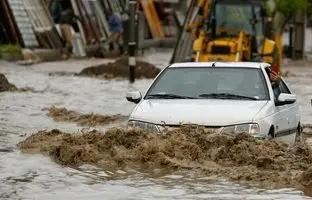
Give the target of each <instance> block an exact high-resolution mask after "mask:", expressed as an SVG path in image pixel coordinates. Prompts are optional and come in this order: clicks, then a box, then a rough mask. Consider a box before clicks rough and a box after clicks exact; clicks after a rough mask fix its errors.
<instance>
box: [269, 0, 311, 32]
mask: <svg viewBox="0 0 312 200" xmlns="http://www.w3.org/2000/svg"><path fill="white" fill-rule="evenodd" d="M311 8H312V0H267V1H266V9H267V11H268V13H270V15H271V17H272V20H273V24H274V32H275V34H282V33H283V31H284V28H285V25H286V24H287V23H288V22H289V21H290V20H291V19H292V17H294V16H295V14H296V13H297V12H298V11H299V10H302V9H306V10H307V12H308V13H309V12H310V13H311V14H312V9H311Z"/></svg>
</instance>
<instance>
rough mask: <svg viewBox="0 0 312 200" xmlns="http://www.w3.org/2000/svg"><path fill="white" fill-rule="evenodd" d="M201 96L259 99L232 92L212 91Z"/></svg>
mask: <svg viewBox="0 0 312 200" xmlns="http://www.w3.org/2000/svg"><path fill="white" fill-rule="evenodd" d="M199 97H204V98H217V99H219V98H220V99H233V98H234V99H249V100H259V99H257V98H256V97H248V96H243V95H237V94H231V93H210V94H201V95H199Z"/></svg>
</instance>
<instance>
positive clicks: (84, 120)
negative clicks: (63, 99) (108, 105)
mask: <svg viewBox="0 0 312 200" xmlns="http://www.w3.org/2000/svg"><path fill="white" fill-rule="evenodd" d="M42 110H48V111H49V113H48V114H47V115H48V116H49V117H52V118H53V119H54V120H55V121H66V122H76V123H78V124H79V125H81V126H97V125H107V124H110V123H112V122H115V121H117V120H121V119H122V118H123V116H121V115H98V114H93V113H91V114H81V113H78V112H75V111H71V110H67V109H66V108H57V107H55V106H52V107H50V108H43V109H42Z"/></svg>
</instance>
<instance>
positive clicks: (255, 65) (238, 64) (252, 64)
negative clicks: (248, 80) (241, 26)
mask: <svg viewBox="0 0 312 200" xmlns="http://www.w3.org/2000/svg"><path fill="white" fill-rule="evenodd" d="M213 64H214V67H246V68H261V67H265V66H269V64H268V63H264V62H182V63H173V64H171V65H169V66H168V68H183V67H212V66H213Z"/></svg>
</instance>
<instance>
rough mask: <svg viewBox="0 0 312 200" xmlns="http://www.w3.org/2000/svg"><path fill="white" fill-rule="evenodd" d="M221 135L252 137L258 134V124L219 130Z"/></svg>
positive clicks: (239, 125) (227, 127)
mask: <svg viewBox="0 0 312 200" xmlns="http://www.w3.org/2000/svg"><path fill="white" fill-rule="evenodd" d="M220 133H221V134H229V135H236V134H240V133H248V134H250V135H253V136H257V135H259V134H260V127H259V124H238V125H233V126H226V127H223V128H221V131H220Z"/></svg>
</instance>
